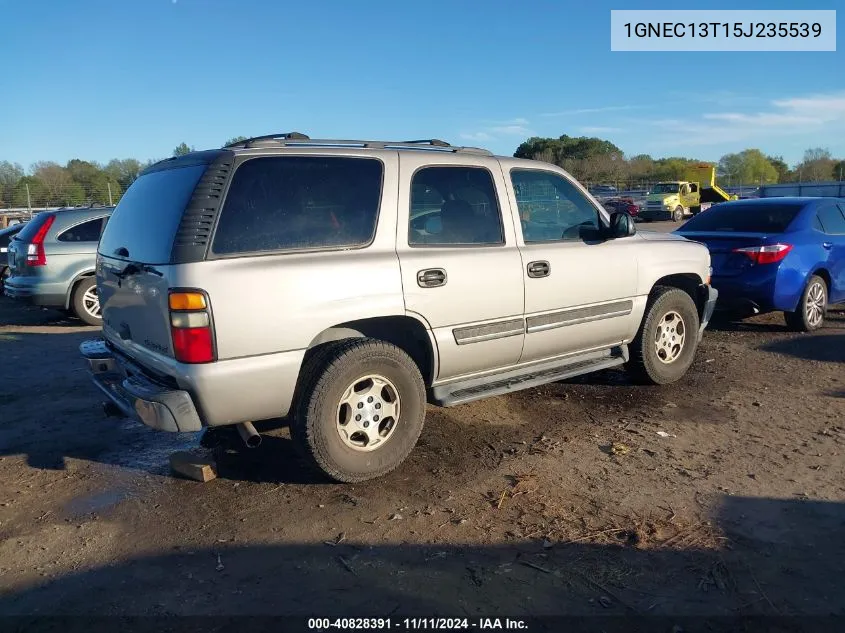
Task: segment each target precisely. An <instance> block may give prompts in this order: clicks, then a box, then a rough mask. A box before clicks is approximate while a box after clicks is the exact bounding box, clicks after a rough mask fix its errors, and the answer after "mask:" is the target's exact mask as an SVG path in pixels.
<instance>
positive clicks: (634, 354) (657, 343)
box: [626, 286, 699, 385]
mask: <svg viewBox="0 0 845 633" xmlns="http://www.w3.org/2000/svg"><path fill="white" fill-rule="evenodd" d="M698 327H699V319H698V309H697V308H696V306H695V303H694V302H693V300H692V298H691V297H690V296H689V295H688V294H687V293H686V292H684V291H683V290H680V289H678V288H672V287H669V286H658V287H656V288H655V289H654V290H653V291H652V293H651V296H650V297H649V300H648V303H647V304H646V309H645V316H644V317H643V322H642V324H641V325H640V330H639V332H637V336H636V338H634V340H633V341H632V342H631V345H630V352H631V359H630V361H628V363H627V365H626V369H627V370H628V372H629V373H630V374H631V376H632V377H633V378H634V379H635V380H636V381H637V382H639V383H641V384H651V385H666V384H669V383H672V382H676V381H677V380H680V379H681V378H682V377H683V376H684V374H685V373H686V372H687V370H688V369H689V367H690V365H692V361H693V358H694V357H695V350H696V348H697V347H698Z"/></svg>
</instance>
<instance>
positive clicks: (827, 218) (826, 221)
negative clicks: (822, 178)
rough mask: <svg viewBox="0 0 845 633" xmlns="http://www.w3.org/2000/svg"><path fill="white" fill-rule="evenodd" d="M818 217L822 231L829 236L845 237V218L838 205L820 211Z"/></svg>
mask: <svg viewBox="0 0 845 633" xmlns="http://www.w3.org/2000/svg"><path fill="white" fill-rule="evenodd" d="M816 217H817V219H818V220H819V222H820V223H821V225H822V231H824V232H825V233H827V234H828V235H845V217H843V216H842V213H841V212H840V211H839V207H837V206H836V205H834V204H831V205H828V206H826V207H824V208H822V209H819V212H818V214H817V216H816Z"/></svg>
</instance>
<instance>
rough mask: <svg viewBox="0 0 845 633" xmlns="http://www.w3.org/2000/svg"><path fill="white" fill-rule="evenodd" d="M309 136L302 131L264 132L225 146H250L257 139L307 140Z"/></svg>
mask: <svg viewBox="0 0 845 633" xmlns="http://www.w3.org/2000/svg"><path fill="white" fill-rule="evenodd" d="M308 138H309V137H308V136H307V135H306V134H302V133H301V132H282V133H281V134H264V135H262V136H253V137H250V138H245V139H243V140H242V141H235V142H234V143H229V144H228V145H224V146H223V147H224V148H227V147H244V148H247V147H249V146H250V145H251V144H252V143H253V142H255V141H274V140H278V139H285V140H286V139H297V140H303V141H307V140H308Z"/></svg>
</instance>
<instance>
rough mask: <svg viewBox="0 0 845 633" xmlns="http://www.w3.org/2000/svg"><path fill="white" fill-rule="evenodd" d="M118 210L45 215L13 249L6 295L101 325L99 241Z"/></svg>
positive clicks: (20, 235)
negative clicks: (96, 274)
mask: <svg viewBox="0 0 845 633" xmlns="http://www.w3.org/2000/svg"><path fill="white" fill-rule="evenodd" d="M113 210H114V207H85V208H71V209H59V210H56V211H42V212H41V213H39V214H38V215H36V216H35V217H33V218H32V219H31V220H30V221H29V222H27V223H26V226H24V227H23V229H21V231H20V232H19V233H18V234H17V235H15V236H14V237H13V238H12V240H11V241H10V242H9V245H8V247H7V248H8V253H7V257H8V267H9V276H8V277H7V278H6V280H5V284H4V290H3V291H4V293H5V294H6V295H7V296H9V297H11V298H13V299H17V300H19V301H23V302H26V303H30V304H34V305H38V306H45V307H48V308H57V309H60V310H69V311H70V312H71V313H72V314H73V315H74V316H76V317H77V318H79V319H81V320H82V321H83V322H84V323H87V324H88V325H100V324H101V323H102V317H101V315H100V302H99V300H98V297H97V286H96V282H97V280H96V278H95V277H94V267H95V263H96V260H97V242H98V241H99V239H100V234H101V233H102V231H103V227H104V226H105V224H106V223H107V222H108V220H109V216H110V215H111V214H112V211H113Z"/></svg>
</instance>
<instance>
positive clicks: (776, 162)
mask: <svg viewBox="0 0 845 633" xmlns="http://www.w3.org/2000/svg"><path fill="white" fill-rule="evenodd" d="M766 160H768V161H769V162H770V163H771V164H772V167H774V168H775V171H776V172H777V173H778V182H788V181H789V179H790V177H791V176H792V173H791V172H790V171H789V165H787V164H786V162H784V160H783V156H766Z"/></svg>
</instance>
